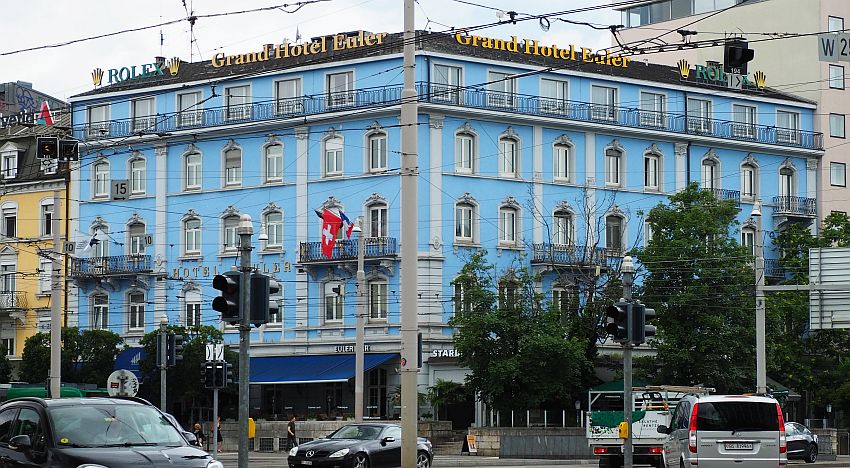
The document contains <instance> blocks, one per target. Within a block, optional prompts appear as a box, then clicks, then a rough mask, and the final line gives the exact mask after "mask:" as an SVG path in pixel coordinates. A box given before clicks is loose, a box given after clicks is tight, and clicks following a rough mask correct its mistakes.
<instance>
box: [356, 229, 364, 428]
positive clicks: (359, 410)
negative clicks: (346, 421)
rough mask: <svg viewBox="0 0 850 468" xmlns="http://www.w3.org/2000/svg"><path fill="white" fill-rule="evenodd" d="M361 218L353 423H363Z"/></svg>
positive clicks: (362, 235)
mask: <svg viewBox="0 0 850 468" xmlns="http://www.w3.org/2000/svg"><path fill="white" fill-rule="evenodd" d="M362 225H363V217H362V216H361V217H359V218H357V224H355V225H354V232H356V233H358V236H357V310H356V311H355V314H356V319H355V321H354V327H355V330H354V421H355V422H363V368H364V367H365V366H364V364H363V360H364V359H365V357H364V353H365V347H366V344H365V343H364V341H365V339H366V337H365V334H366V330H365V329H364V328H365V326H366V271H365V266H364V264H365V263H366V261H365V257H366V253H365V250H366V236H365V233H364V232H363V228H362Z"/></svg>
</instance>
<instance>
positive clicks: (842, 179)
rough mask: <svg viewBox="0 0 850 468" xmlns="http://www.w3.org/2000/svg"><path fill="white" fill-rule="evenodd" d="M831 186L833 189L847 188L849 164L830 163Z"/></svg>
mask: <svg viewBox="0 0 850 468" xmlns="http://www.w3.org/2000/svg"><path fill="white" fill-rule="evenodd" d="M829 185H832V186H833V187H847V164H846V163H843V162H836V161H830V163H829Z"/></svg>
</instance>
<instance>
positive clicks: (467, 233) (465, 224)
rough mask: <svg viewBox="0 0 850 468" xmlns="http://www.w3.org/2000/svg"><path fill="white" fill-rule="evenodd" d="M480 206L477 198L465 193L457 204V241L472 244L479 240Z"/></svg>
mask: <svg viewBox="0 0 850 468" xmlns="http://www.w3.org/2000/svg"><path fill="white" fill-rule="evenodd" d="M477 224H478V207H477V205H476V203H475V200H474V199H473V198H472V197H471V196H470V195H469V193H466V194H464V195H463V196H462V197H461V198H460V199H459V200H458V201H457V204H455V242H457V243H461V244H472V243H476V242H477V241H478V235H477V231H478V226H477Z"/></svg>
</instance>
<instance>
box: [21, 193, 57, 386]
mask: <svg viewBox="0 0 850 468" xmlns="http://www.w3.org/2000/svg"><path fill="white" fill-rule="evenodd" d="M60 212H61V211H59V191H58V190H54V191H53V214H52V215H51V219H50V229H51V230H52V231H53V263H52V264H51V267H50V397H51V398H59V396H60V392H61V390H62V302H61V296H60V294H62V289H60V285H62V284H63V278H62V272H61V271H59V270H60V268H62V265H61V264H60V263H59V256H60V255H62V250H61V247H60V246H59V243H60V242H61V238H60V236H59V213H60ZM13 294H14V293H13ZM7 352H9V353H13V352H14V350H8V351H7Z"/></svg>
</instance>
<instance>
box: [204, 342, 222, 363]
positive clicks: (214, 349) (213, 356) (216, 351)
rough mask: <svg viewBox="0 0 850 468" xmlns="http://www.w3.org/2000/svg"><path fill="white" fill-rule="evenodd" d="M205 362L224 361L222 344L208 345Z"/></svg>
mask: <svg viewBox="0 0 850 468" xmlns="http://www.w3.org/2000/svg"><path fill="white" fill-rule="evenodd" d="M206 360H207V361H224V345H223V344H222V343H208V344H207V349H206Z"/></svg>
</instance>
